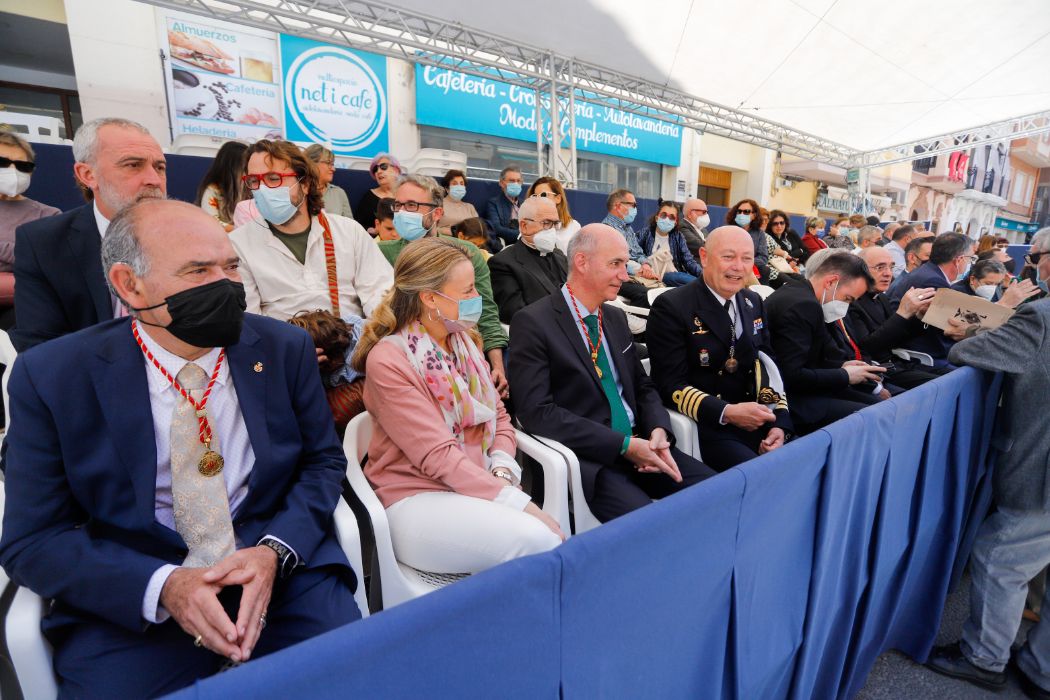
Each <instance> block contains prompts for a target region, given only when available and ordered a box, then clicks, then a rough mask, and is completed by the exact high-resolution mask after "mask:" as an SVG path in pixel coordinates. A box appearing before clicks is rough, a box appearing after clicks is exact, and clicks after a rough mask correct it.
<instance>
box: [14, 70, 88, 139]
mask: <svg viewBox="0 0 1050 700" xmlns="http://www.w3.org/2000/svg"><path fill="white" fill-rule="evenodd" d="M0 110H5V111H8V112H16V113H19V114H32V115H34V116H39V117H54V118H55V119H58V121H59V136H60V137H61V138H64V139H71V138H73V136H72V134H74V133H75V132H76V130H77V129H78V128H79V127H80V125H81V124H82V123H83V122H84V119H83V116H82V115H81V113H80V98H79V97H78V96H77V93H76V92H74V91H72V90H61V89H58V88H47V87H40V86H37V85H23V84H21V83H8V82H4V81H0Z"/></svg>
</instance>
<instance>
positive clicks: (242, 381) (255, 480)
mask: <svg viewBox="0 0 1050 700" xmlns="http://www.w3.org/2000/svg"><path fill="white" fill-rule="evenodd" d="M260 340H261V339H260V337H259V334H258V333H256V332H255V330H254V329H253V328H252V327H251V326H249V325H248V324H247V323H246V324H245V325H244V326H243V328H242V329H241V339H240V342H238V343H237V344H236V345H231V346H230V347H228V348H226V359H227V362H228V363H229V366H230V376H231V377H232V378H233V387H234V390H235V391H236V392H237V403H238V404H239V405H240V407H241V415H242V416H243V417H244V427H245V428H246V429H247V430H248V439H249V440H250V441H251V445H252V452H254V453H255V464H254V465H253V466H252V473H251V476H250V477H249V478H248V496H247V499H246V500H245V507H248V506H250V504H251V501H252V494H253V493H254V492H255V489H256V487H257V486H258V485H259V480H260V479H261V478H263V476H262V475H264V474H265V473H267V471H268V469H267V468H268V467H269V464H270V459H269V458H270V431H269V430H268V429H267V427H266V396H267V393H266V386H267V384H268V378H269V375H270V374H271V373H272V370H271V371H267V369H266V368H267V365H268V364H269V363H268V360H267V357H266V353H265V352H264V351H263V347H262V343H261V342H260Z"/></svg>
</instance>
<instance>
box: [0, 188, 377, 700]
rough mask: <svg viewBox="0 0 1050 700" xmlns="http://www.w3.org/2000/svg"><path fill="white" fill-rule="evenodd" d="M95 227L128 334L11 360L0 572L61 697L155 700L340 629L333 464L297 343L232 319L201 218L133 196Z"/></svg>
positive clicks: (228, 290)
mask: <svg viewBox="0 0 1050 700" xmlns="http://www.w3.org/2000/svg"><path fill="white" fill-rule="evenodd" d="M108 228H109V230H108V231H107V233H106V238H105V241H104V242H103V244H102V251H101V256H102V267H103V269H104V270H106V276H107V280H108V283H109V285H110V288H111V289H112V290H113V292H114V293H115V294H116V295H117V296H118V297H119V298H120V299H121V301H122V303H123V304H124V305H125V307H126V308H127V309H128V311H129V313H130V315H131V317H130V318H128V317H123V318H118V319H113V320H110V321H107V322H105V323H101V324H98V325H96V326H93V327H91V328H88V329H85V330H82V331H80V332H78V333H74V334H71V335H68V336H65V337H63V338H59V339H56V340H53V341H51V342H48V343H44V344H42V345H40V346H39V347H36V348H32V349H31V350H29V351H27V352H25V353H22V354H20V355H19V356H18V360H17V361H16V362H15V364H14V367H13V369H12V373H11V381H10V385H9V390H10V402H11V430H10V432H9V433H8V437H7V446H8V452H7V473H6V480H5V488H6V490H7V508H6V512H5V514H4V524H3V525H4V527H3V538H2V540H0V564H2V565H3V567H4V569H5V570H6V571H7V573H8V574H9V575H10V576H11V579H12V580H13V581H15V582H16V583H17V584H18V585H20V586H26V587H28V588H29V589H31V590H32V591H34V592H36V593H37V594H39V595H40V596H42V597H43V598H46V599H51V600H53V601H54V605H53V607H52V608H51V611H50V612H49V613H48V614H47V615H46V616H45V618H44V621H43V630H44V633H45V635H46V636H47V637H48V640H49V641H50V642H51V644H52V646H53V648H54V667H55V673H56V675H57V676H58V680H59V695H60V696H61V697H84V698H88V697H128V698H131V697H136V698H138V697H157V696H160V695H165V694H167V693H170V692H172V691H174V690H177V689H179V688H181V687H184V686H187V685H189V684H191V683H193V682H194V681H195V680H197V679H199V678H203V677H205V676H209V675H211V674H214V673H216V672H217V671H219V670H220V669H221V668H222V667H223V666H224V665H226V664H228V663H230V662H234V663H238V662H244V661H247V660H248V659H249V658H253V657H256V656H262V655H265V654H268V653H270V652H272V651H276V650H278V649H282V648H284V647H286V646H289V645H291V644H294V643H296V642H299V641H302V640H304V639H307V638H309V637H312V636H314V635H317V634H320V633H323V632H325V631H328V630H330V629H332V628H334V627H337V626H340V625H343V624H345V623H348V622H351V621H353V620H356V619H358V618H359V617H360V613H359V611H358V609H357V607H356V605H355V604H354V599H353V588H354V585H355V578H354V572H353V571H352V570H351V569H350V565H349V563H348V562H347V559H346V557H345V555H344V554H343V551H342V549H341V548H340V547H339V544H338V543H337V542H336V539H335V535H334V532H333V529H332V512H333V510H334V509H335V505H336V503H337V501H338V499H339V496H340V493H341V491H342V486H341V484H342V480H343V477H344V475H345V472H346V459H345V457H344V456H343V450H342V447H341V445H340V443H339V439H338V438H337V436H336V434H335V428H334V425H333V423H332V415H331V413H330V411H329V409H328V404H327V402H326V401H325V397H324V391H323V389H322V387H321V381H320V376H319V374H318V372H317V357H316V354H315V350H314V346H313V342H312V340H311V339H310V336H309V335H307V333H306V332H305V331H303V330H301V329H299V328H296V327H294V326H292V325H290V324H287V323H281V322H279V321H276V320H272V319H268V318H264V317H262V316H255V315H252V314H247V315H246V314H245V313H244V309H245V306H246V304H245V293H244V287H243V286H242V284H241V281H240V275H239V273H238V269H237V268H238V264H239V259H238V257H237V254H236V252H235V251H234V249H233V246H232V245H231V244H230V240H229V237H228V236H227V235H226V232H225V231H224V230H223V228H222V226H221V225H219V223H218V222H216V221H215V219H214V218H212V217H211V216H209V215H208V214H205V213H204V212H203V211H201V210H200V209H199V208H198V207H194V206H191V205H189V204H184V203H181V202H171V201H165V200H146V201H140V202H138V203H136V204H132V205H131V206H129V207H127V208H125V209H124V210H122V211H121V212H120V213H118V214H117V215H116V216H115V218H114V219H113V221H112V222H111V223H110V224H109V227H108ZM175 240H177V241H178V244H177V245H173V244H172V241H175Z"/></svg>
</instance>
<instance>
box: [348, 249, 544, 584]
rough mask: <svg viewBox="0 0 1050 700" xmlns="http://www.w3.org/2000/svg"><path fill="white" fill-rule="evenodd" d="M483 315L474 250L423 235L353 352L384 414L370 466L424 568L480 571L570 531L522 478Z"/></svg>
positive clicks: (401, 535)
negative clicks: (482, 329)
mask: <svg viewBox="0 0 1050 700" xmlns="http://www.w3.org/2000/svg"><path fill="white" fill-rule="evenodd" d="M480 314H481V296H480V295H479V294H478V291H477V290H476V289H475V287H474V268H473V266H472V265H471V261H470V259H469V258H468V257H467V254H466V253H465V252H464V251H463V249H462V248H460V247H459V246H457V245H456V244H454V243H452V242H450V241H449V240H448V239H441V238H424V239H421V240H419V241H417V242H415V243H413V244H412V245H410V246H407V247H406V248H405V249H404V251H403V252H402V253H401V255H400V256H399V257H398V259H397V267H396V269H395V271H394V287H393V288H392V289H391V290H390V292H389V293H388V294H387V295H386V297H385V298H384V300H383V303H382V304H380V306H379V307H378V308H377V309H376V311H375V313H374V314H373V317H372V319H371V321H370V322H369V323H368V324H367V325H366V327H365V332H364V335H363V336H362V338H361V340H360V342H359V343H358V345H357V351H356V353H355V355H354V360H353V366H354V369H356V370H357V371H359V372H360V371H364V372H365V406H366V407H367V408H368V411H369V412H370V413H371V414H372V416H373V417H374V419H375V428H374V430H373V432H372V440H371V443H370V444H369V449H368V463H367V465H365V476H367V477H368V480H369V481H370V482H371V483H372V485H373V487H374V488H375V491H376V495H377V496H378V497H379V500H380V501H381V502H382V503H383V505H384V506H385V507H386V509H387V517H388V518H389V520H390V535H391V539H392V540H393V545H394V554H395V555H396V557H397V559H398V561H400V562H402V563H404V564H406V565H408V566H411V567H413V568H416V569H420V570H423V571H433V572H438V573H446V574H456V573H476V572H478V571H482V570H484V569H487V568H489V567H492V566H495V565H497V564H500V563H502V562H505V561H508V560H510V559H514V558H516V557H521V556H526V555H529V554H536V553H539V552H544V551H547V550H549V549H552V548H553V547H556V546H557V545H558V543H559V542H561V541H562V539H564V537H563V535H562V532H561V530H560V529H559V527H558V524H557V522H556V521H555V520H554V519H553V518H551V517H550V516H548V515H547V514H546V513H544V512H543V511H541V510H540V509H539V508H537V507H536V504H534V503H533V502H532V501H531V500H530V499H529V496H528V495H527V494H526V493H524V492H523V491H522V490H521V488H520V480H521V470H520V468H519V467H518V465H517V464H516V463H515V461H514V458H513V456H512V455H513V454H514V452H515V447H516V445H515V439H514V429H513V427H512V426H511V422H510V418H509V417H508V416H507V412H506V410H505V409H504V407H503V403H502V402H501V401H500V398H499V394H498V393H497V391H496V387H495V386H494V384H493V383H492V380H491V378H490V377H489V371H488V366H487V365H486V363H485V356H484V355H483V354H482V352H481V349H480V348H479V338H478V335H477V333H476V332H475V331H474V325H475V324H476V323H477V320H478V318H479V317H480Z"/></svg>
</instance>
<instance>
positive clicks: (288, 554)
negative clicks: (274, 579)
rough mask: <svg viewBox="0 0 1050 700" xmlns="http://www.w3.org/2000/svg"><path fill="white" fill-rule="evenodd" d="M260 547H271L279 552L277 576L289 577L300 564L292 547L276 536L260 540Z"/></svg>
mask: <svg viewBox="0 0 1050 700" xmlns="http://www.w3.org/2000/svg"><path fill="white" fill-rule="evenodd" d="M259 546H260V547H269V548H270V549H272V550H273V551H274V552H275V553H276V554H277V576H278V577H279V578H287V577H288V576H289V575H290V574H291V573H292V571H293V570H294V569H295V567H296V565H297V564H298V561H297V560H298V557H296V556H295V552H293V551H292V550H291V549H290V548H288V547H287V546H285V545H284V544H283V543H282V542H281V541H280V540H278V539H276V538H274V537H264V538H262V539H261V540H259Z"/></svg>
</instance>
